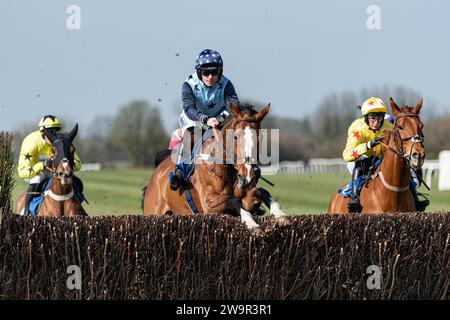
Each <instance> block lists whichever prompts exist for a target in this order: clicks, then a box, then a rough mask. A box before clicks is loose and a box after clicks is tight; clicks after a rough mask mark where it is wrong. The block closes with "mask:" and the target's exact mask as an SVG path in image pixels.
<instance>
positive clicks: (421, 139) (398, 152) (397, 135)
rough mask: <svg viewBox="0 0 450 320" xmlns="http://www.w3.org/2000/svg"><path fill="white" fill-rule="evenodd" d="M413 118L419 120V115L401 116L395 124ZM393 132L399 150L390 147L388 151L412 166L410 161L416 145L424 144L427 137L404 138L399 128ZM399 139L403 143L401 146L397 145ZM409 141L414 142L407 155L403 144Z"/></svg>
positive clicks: (396, 118) (395, 127)
mask: <svg viewBox="0 0 450 320" xmlns="http://www.w3.org/2000/svg"><path fill="white" fill-rule="evenodd" d="M412 117H415V118H419V115H417V114H401V115H398V116H396V117H395V122H394V123H395V124H396V123H397V121H398V119H401V118H412ZM393 132H394V142H395V145H396V148H397V150H395V149H392V148H391V147H388V150H390V151H392V152H394V153H395V154H396V155H398V156H399V157H402V158H405V159H406V161H407V162H408V165H410V163H409V160H410V159H411V154H412V150H413V147H414V145H415V144H416V143H423V142H424V141H425V137H424V136H423V135H415V136H409V137H406V138H403V137H402V136H401V135H400V132H399V128H398V127H397V126H394V130H393ZM397 138H398V139H400V141H401V143H400V144H398V143H397ZM409 140H411V141H412V145H411V149H410V151H409V153H405V152H404V151H403V143H404V142H406V141H409Z"/></svg>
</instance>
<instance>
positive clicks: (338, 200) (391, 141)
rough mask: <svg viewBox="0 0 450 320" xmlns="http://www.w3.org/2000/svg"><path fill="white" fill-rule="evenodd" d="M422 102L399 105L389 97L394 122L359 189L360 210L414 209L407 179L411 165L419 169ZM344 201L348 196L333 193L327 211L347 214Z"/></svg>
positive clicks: (400, 210) (407, 210) (422, 146)
mask: <svg viewBox="0 0 450 320" xmlns="http://www.w3.org/2000/svg"><path fill="white" fill-rule="evenodd" d="M422 101H423V99H421V100H420V101H419V102H418V103H417V104H416V106H415V107H414V108H409V107H408V106H404V107H403V108H399V107H398V106H397V104H396V103H395V102H394V100H393V99H392V98H390V104H391V109H392V114H393V116H394V118H395V124H394V128H393V129H392V131H389V132H386V135H385V137H384V139H383V143H382V153H383V161H382V162H381V164H380V165H379V166H378V168H377V169H376V170H375V172H374V174H373V175H372V176H371V177H370V181H369V183H368V185H367V187H366V186H363V187H362V189H361V194H360V202H361V207H362V213H383V212H414V211H416V207H415V203H414V199H413V196H412V194H411V191H410V189H409V180H410V176H411V173H410V170H411V167H412V168H413V169H419V168H420V167H421V166H422V164H423V162H424V159H425V148H424V145H423V134H422V128H423V124H422V121H421V120H420V117H419V112H420V108H422ZM342 187H343V186H341V187H340V188H342ZM348 201H349V198H344V197H342V196H340V195H339V194H338V193H337V192H335V193H334V194H333V195H332V197H331V199H330V204H329V207H328V213H331V214H333V213H339V214H345V213H348V209H347V203H348Z"/></svg>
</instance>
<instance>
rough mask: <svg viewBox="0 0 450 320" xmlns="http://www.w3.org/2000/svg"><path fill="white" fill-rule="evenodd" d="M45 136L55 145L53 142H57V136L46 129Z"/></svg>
mask: <svg viewBox="0 0 450 320" xmlns="http://www.w3.org/2000/svg"><path fill="white" fill-rule="evenodd" d="M44 134H45V136H46V137H47V138H48V140H50V142H51V143H53V141H55V140H56V136H55V135H54V134H53V133H51V132H50V131H49V130H48V129H47V128H44Z"/></svg>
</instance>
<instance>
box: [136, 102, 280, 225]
mask: <svg viewBox="0 0 450 320" xmlns="http://www.w3.org/2000/svg"><path fill="white" fill-rule="evenodd" d="M229 107H230V111H231V115H232V118H231V119H230V120H229V121H228V122H227V123H226V124H225V125H224V126H223V127H222V128H221V129H220V130H218V129H212V130H213V131H215V132H214V135H213V138H211V139H207V140H206V141H204V142H203V145H202V149H203V150H205V149H208V148H209V149H212V150H211V153H210V154H206V156H207V157H205V154H202V158H197V160H196V167H195V171H194V173H193V174H192V176H191V177H190V179H189V183H188V188H189V191H190V193H191V196H192V199H193V202H194V204H195V207H196V208H197V210H198V213H214V214H222V213H231V214H240V216H241V219H242V222H243V223H244V224H245V225H246V227H247V228H248V229H250V230H252V231H254V232H256V233H260V232H261V228H260V226H259V225H258V224H257V223H256V222H255V221H254V220H253V217H252V215H251V213H250V212H249V211H248V210H246V209H245V207H244V206H243V203H246V204H247V206H248V207H252V206H253V205H254V204H255V202H257V201H258V199H257V198H256V197H255V191H256V189H254V190H250V188H247V186H249V185H252V181H255V180H256V178H255V171H254V166H252V165H251V163H252V161H254V160H255V159H253V158H252V157H251V156H250V154H257V152H256V153H255V150H254V148H257V146H258V144H257V143H256V144H255V143H252V142H254V141H258V133H259V129H260V123H261V121H262V120H263V119H264V117H265V116H266V115H267V113H268V112H269V109H270V105H267V106H265V107H264V108H263V109H262V110H261V111H260V112H250V113H249V112H245V111H241V110H239V109H238V107H236V106H233V105H230V106H229ZM230 130H232V133H233V135H234V147H233V157H234V159H233V163H232V164H228V163H221V162H220V161H219V162H218V161H214V160H213V159H225V158H226V150H227V138H226V135H227V134H228V133H229V132H230ZM239 141H244V143H239ZM217 142H219V144H221V145H222V146H223V148H213V146H214V144H215V143H217ZM211 147H212V148H211ZM173 170H174V163H173V162H172V159H171V157H166V158H165V159H164V160H162V162H161V163H160V164H159V165H158V166H157V167H156V168H155V171H154V172H153V175H152V177H151V179H150V182H149V183H148V185H147V187H146V190H145V192H144V200H143V211H144V215H151V214H155V215H158V214H160V215H161V214H166V213H176V214H181V215H190V214H192V211H191V208H190V206H189V205H188V203H187V200H186V198H185V194H184V191H183V190H182V188H180V189H179V190H177V191H172V190H171V189H170V187H169V179H168V175H169V172H173ZM253 188H255V187H252V188H251V189H253ZM247 197H248V198H247ZM259 201H260V200H259ZM273 214H274V215H275V217H276V218H279V219H280V221H281V220H285V219H286V218H285V216H286V214H284V213H283V212H282V211H281V210H279V211H274V212H273Z"/></svg>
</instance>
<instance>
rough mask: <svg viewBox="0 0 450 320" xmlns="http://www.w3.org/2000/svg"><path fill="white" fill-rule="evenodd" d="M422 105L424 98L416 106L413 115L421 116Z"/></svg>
mask: <svg viewBox="0 0 450 320" xmlns="http://www.w3.org/2000/svg"><path fill="white" fill-rule="evenodd" d="M422 103H423V98H421V99H420V100H419V102H417V104H416V106H415V107H414V109H413V113H415V114H419V112H420V108H422Z"/></svg>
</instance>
